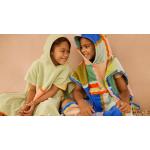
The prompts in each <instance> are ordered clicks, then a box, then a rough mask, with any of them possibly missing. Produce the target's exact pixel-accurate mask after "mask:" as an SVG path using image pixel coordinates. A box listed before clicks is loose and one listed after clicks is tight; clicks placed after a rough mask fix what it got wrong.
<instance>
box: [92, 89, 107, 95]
mask: <svg viewBox="0 0 150 150" xmlns="http://www.w3.org/2000/svg"><path fill="white" fill-rule="evenodd" d="M104 93H108V90H103V91H98V92H91V94H104Z"/></svg>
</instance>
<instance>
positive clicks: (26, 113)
mask: <svg viewBox="0 0 150 150" xmlns="http://www.w3.org/2000/svg"><path fill="white" fill-rule="evenodd" d="M26 105H27V107H28V110H24V116H32V115H33V112H34V110H35V107H36V105H35V103H34V102H30V103H29V104H26Z"/></svg>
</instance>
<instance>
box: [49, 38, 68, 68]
mask: <svg viewBox="0 0 150 150" xmlns="http://www.w3.org/2000/svg"><path fill="white" fill-rule="evenodd" d="M69 54H70V45H69V44H68V42H67V41H63V42H61V43H60V44H57V45H56V46H54V48H53V50H52V51H51V54H50V55H51V59H52V61H53V63H54V64H55V65H56V66H57V65H64V64H65V63H66V62H67V60H68V58H69Z"/></svg>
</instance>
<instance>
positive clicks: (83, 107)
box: [79, 100, 94, 116]
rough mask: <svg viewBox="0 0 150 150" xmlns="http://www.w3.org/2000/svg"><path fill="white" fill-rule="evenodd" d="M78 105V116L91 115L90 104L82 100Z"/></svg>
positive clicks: (92, 111)
mask: <svg viewBox="0 0 150 150" xmlns="http://www.w3.org/2000/svg"><path fill="white" fill-rule="evenodd" d="M79 107H80V114H79V115H80V116H91V115H92V114H93V113H94V110H93V108H92V106H91V105H90V104H89V103H88V102H86V101H85V100H82V102H80V104H79Z"/></svg>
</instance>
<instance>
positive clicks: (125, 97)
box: [115, 76, 130, 103]
mask: <svg viewBox="0 0 150 150" xmlns="http://www.w3.org/2000/svg"><path fill="white" fill-rule="evenodd" d="M115 82H116V85H117V88H118V90H119V96H120V99H121V100H122V101H125V102H128V103H129V102H130V93H129V90H128V87H127V84H126V82H125V80H124V78H123V77H122V76H120V77H119V78H115Z"/></svg>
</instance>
